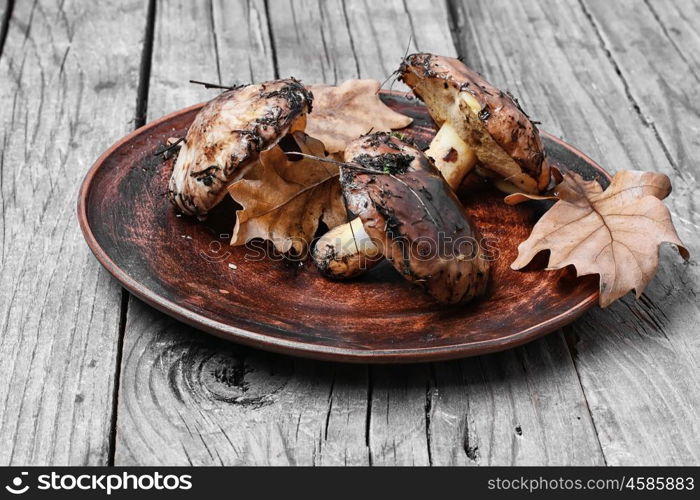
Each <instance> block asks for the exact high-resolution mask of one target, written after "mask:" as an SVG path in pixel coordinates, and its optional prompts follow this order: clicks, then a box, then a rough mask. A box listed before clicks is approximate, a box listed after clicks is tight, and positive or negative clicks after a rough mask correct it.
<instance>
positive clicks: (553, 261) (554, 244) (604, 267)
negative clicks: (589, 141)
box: [506, 170, 689, 307]
mask: <svg viewBox="0 0 700 500" xmlns="http://www.w3.org/2000/svg"><path fill="white" fill-rule="evenodd" d="M670 192H671V181H670V180H669V178H668V177H667V176H666V175H664V174H660V173H657V172H641V171H638V170H623V171H621V172H618V173H617V174H615V177H614V178H613V180H612V183H611V184H610V186H608V188H607V189H606V190H605V191H603V189H602V188H601V187H600V184H598V183H597V182H596V181H594V180H593V181H587V180H584V179H583V178H582V177H581V176H580V175H578V174H576V173H574V172H564V173H563V181H562V182H561V183H560V184H558V185H557V186H556V187H555V188H554V191H553V197H554V198H556V199H558V201H557V202H556V203H555V204H554V206H553V207H552V208H550V209H549V210H548V211H547V212H546V213H545V214H544V215H543V216H542V218H541V219H540V220H539V221H538V222H537V224H535V227H534V228H533V229H532V233H531V234H530V237H529V238H528V239H527V240H525V241H524V242H522V243H521V244H520V245H519V246H518V257H517V258H516V259H515V261H514V262H513V263H512V264H511V267H512V268H513V269H516V270H517V269H522V268H523V267H525V266H526V265H527V264H528V263H529V262H530V261H531V260H532V259H533V258H534V257H535V255H537V253H539V252H540V251H542V250H549V251H550V256H549V263H548V265H547V269H548V270H554V269H562V268H564V267H566V266H569V265H573V266H574V267H575V268H576V272H577V275H578V276H583V275H587V274H598V275H600V305H601V307H606V306H608V305H609V304H610V303H611V302H613V301H615V300H617V299H619V298H620V297H622V296H624V295H625V294H626V293H627V292H629V291H631V290H634V291H635V292H636V295H637V298H639V296H640V295H641V294H642V292H643V291H644V289H645V288H646V286H647V284H648V283H649V282H650V281H651V279H652V278H653V276H654V274H655V273H656V269H657V267H658V264H659V248H658V247H659V245H660V244H661V243H672V244H674V245H676V246H677V247H678V251H679V252H680V254H681V256H683V258H684V259H686V260H687V259H688V258H689V252H688V250H687V249H686V248H685V247H684V246H683V243H682V242H681V240H680V239H679V237H678V234H677V233H676V230H675V228H674V227H673V222H672V220H671V214H670V212H669V210H668V208H667V207H666V206H665V205H664V204H663V202H662V201H661V200H662V199H664V198H666V196H668V195H669V193H670ZM528 199H542V197H534V196H530V195H523V194H522V193H519V194H516V195H510V196H508V197H506V203H509V204H517V203H520V202H523V201H527V200H528Z"/></svg>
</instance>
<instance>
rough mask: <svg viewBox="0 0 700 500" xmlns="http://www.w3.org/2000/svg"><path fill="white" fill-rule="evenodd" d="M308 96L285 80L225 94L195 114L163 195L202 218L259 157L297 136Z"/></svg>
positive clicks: (307, 109)
mask: <svg viewBox="0 0 700 500" xmlns="http://www.w3.org/2000/svg"><path fill="white" fill-rule="evenodd" d="M312 100H313V96H312V95H311V93H310V92H309V91H308V90H306V88H304V86H303V85H302V84H301V83H300V82H299V81H297V80H295V79H293V78H290V79H286V80H276V81H271V82H265V83H260V84H256V85H247V86H244V87H239V88H236V89H233V90H228V91H226V92H224V93H222V94H220V95H219V96H217V97H215V98H214V99H212V100H211V101H210V102H209V103H208V104H207V105H206V106H204V107H203V108H202V110H201V111H200V112H199V113H198V114H197V116H196V117H195V119H194V122H192V125H191V126H190V128H189V131H188V132H187V137H186V139H185V144H184V145H183V146H182V148H181V149H180V152H179V154H178V158H177V161H176V162H175V167H174V169H173V174H172V176H171V178H170V186H169V191H168V195H169V198H170V200H171V201H172V202H173V203H174V204H175V205H176V206H177V207H178V208H179V209H180V210H181V211H182V212H184V213H186V214H190V215H197V216H199V217H205V216H206V214H207V213H208V212H209V210H210V209H211V208H212V207H214V206H215V205H216V204H217V203H219V202H220V201H221V200H222V199H223V197H224V196H225V194H226V187H227V186H228V185H229V184H231V183H232V182H234V181H235V180H238V179H239V178H241V177H242V175H243V174H244V173H245V171H246V170H247V168H248V167H250V166H251V165H253V164H254V163H255V161H256V160H257V159H258V156H259V154H260V152H261V151H265V150H267V149H269V148H271V147H272V146H274V145H275V144H277V142H278V141H279V140H280V139H281V138H282V137H284V135H286V134H287V133H289V132H291V131H293V130H303V128H304V126H305V117H306V113H308V112H310V111H311V103H312Z"/></svg>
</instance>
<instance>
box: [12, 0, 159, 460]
mask: <svg viewBox="0 0 700 500" xmlns="http://www.w3.org/2000/svg"><path fill="white" fill-rule="evenodd" d="M10 1H13V0H10ZM155 20H156V0H148V11H147V13H146V25H145V30H144V39H143V50H142V52H141V65H140V68H139V85H138V90H137V92H136V108H135V113H134V130H135V129H137V128H140V127H143V126H144V125H145V124H146V116H147V113H148V88H149V83H150V80H151V60H152V56H153V37H154V34H155ZM0 54H1V53H0ZM129 296H130V293H129V292H128V291H127V290H126V289H125V288H122V297H121V302H120V305H119V307H120V310H119V336H118V339H117V342H118V344H117V360H116V365H115V366H116V372H115V374H114V389H113V391H112V415H111V428H110V432H109V448H108V450H107V453H108V455H107V465H109V466H114V458H115V454H116V450H117V416H118V411H119V384H120V382H121V372H122V357H123V354H124V334H125V332H126V317H127V312H128V310H129Z"/></svg>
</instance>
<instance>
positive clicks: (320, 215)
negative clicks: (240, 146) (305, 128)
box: [228, 132, 347, 255]
mask: <svg viewBox="0 0 700 500" xmlns="http://www.w3.org/2000/svg"><path fill="white" fill-rule="evenodd" d="M293 136H294V139H295V141H296V143H297V145H298V146H299V149H300V150H301V152H302V153H305V154H309V155H313V156H316V157H321V158H323V157H324V147H323V143H321V142H320V141H317V140H316V139H313V138H311V137H309V136H307V135H306V134H304V133H302V132H295V133H294V134H293ZM297 158H298V156H297ZM228 190H229V193H230V194H231V196H232V197H233V199H234V200H236V201H237V202H238V203H239V204H240V205H242V206H243V210H239V211H238V212H237V217H236V226H235V227H234V230H233V237H232V239H231V244H232V245H244V244H245V243H246V242H248V241H250V240H252V239H254V238H263V239H266V240H270V241H272V243H273V244H274V246H275V248H276V249H277V250H278V251H279V252H282V253H292V254H294V255H303V254H304V253H305V252H306V249H307V247H308V243H309V242H310V241H311V240H312V238H313V236H314V234H315V233H316V230H317V229H318V224H319V221H321V220H322V221H323V222H324V223H325V224H326V225H327V226H328V227H329V228H333V227H335V226H337V225H339V224H342V223H344V222H345V221H346V220H347V215H346V212H345V204H344V203H343V199H342V194H341V189H340V183H339V182H338V167H337V165H333V164H328V163H324V162H321V161H318V160H315V159H313V158H301V159H296V158H294V156H293V155H288V154H286V153H285V152H284V151H283V150H282V149H281V148H280V147H279V146H275V147H273V148H272V149H270V150H268V151H264V152H263V153H261V154H260V160H259V162H258V163H257V165H255V166H254V167H253V168H252V170H251V171H250V172H249V173H248V174H247V175H246V176H245V178H244V179H242V180H239V181H237V182H234V183H233V184H232V185H231V186H229V188H228Z"/></svg>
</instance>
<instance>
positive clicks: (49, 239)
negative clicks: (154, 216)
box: [0, 0, 145, 465]
mask: <svg viewBox="0 0 700 500" xmlns="http://www.w3.org/2000/svg"><path fill="white" fill-rule="evenodd" d="M144 19H145V8H144V5H143V2H141V1H137V0H134V1H129V2H120V3H119V4H105V5H96V4H94V3H92V2H81V3H71V4H64V3H62V2H60V3H55V2H44V1H39V2H15V6H14V14H13V17H12V21H11V23H10V25H9V31H8V35H7V39H6V43H5V46H4V50H3V53H2V55H1V56H0V122H1V123H2V126H1V127H0V130H2V132H1V138H0V141H2V146H1V147H0V196H1V197H2V208H1V209H0V218H1V219H2V222H0V226H1V227H2V231H1V232H0V249H1V250H0V252H1V253H0V282H2V287H0V359H2V362H1V363H0V442H2V443H3V445H2V446H1V447H0V464H21V465H30V464H31V465H33V464H37V465H48V464H51V465H61V464H75V465H80V464H90V465H100V464H106V463H107V461H108V455H109V444H110V433H111V418H112V413H113V395H114V390H115V387H114V375H115V373H116V353H117V346H118V341H119V317H120V301H121V289H120V288H119V286H118V285H117V284H116V282H115V281H114V280H112V279H111V278H110V277H109V275H108V274H107V273H106V272H105V271H104V270H102V268H101V267H100V266H99V264H98V263H97V262H96V261H95V259H94V258H93V256H92V255H91V254H90V251H89V250H88V248H87V246H86V245H85V243H84V241H83V238H82V236H81V234H80V230H79V228H78V223H77V221H76V217H75V203H76V196H77V192H78V186H79V185H80V181H81V180H82V177H83V176H84V175H85V173H86V171H87V169H88V167H89V166H90V164H91V163H92V162H93V161H94V160H95V159H96V158H97V156H98V155H99V154H100V152H102V151H103V150H104V149H105V148H107V147H108V146H109V145H110V144H111V143H112V142H113V141H114V140H116V139H118V138H119V137H120V136H122V135H124V134H125V133H126V132H128V131H129V130H130V129H131V128H132V127H133V118H134V112H135V103H136V86H135V83H134V82H137V81H138V74H139V60H140V55H141V39H142V32H143V26H144Z"/></svg>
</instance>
